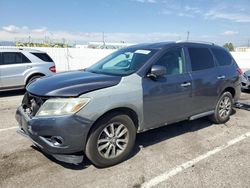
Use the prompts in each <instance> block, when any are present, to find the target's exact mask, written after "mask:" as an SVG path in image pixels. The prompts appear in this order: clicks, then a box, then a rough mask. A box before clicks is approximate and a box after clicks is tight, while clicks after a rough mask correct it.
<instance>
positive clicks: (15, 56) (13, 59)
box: [2, 52, 30, 65]
mask: <svg viewBox="0 0 250 188" xmlns="http://www.w3.org/2000/svg"><path fill="white" fill-rule="evenodd" d="M29 62H30V60H29V59H28V58H27V57H25V56H24V55H23V54H22V53H20V52H3V53H2V64H4V65H9V64H20V63H29Z"/></svg>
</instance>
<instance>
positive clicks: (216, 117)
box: [209, 92, 233, 124]
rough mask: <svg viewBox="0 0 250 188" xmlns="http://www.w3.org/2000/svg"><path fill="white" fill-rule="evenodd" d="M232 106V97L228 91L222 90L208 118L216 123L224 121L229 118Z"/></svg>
mask: <svg viewBox="0 0 250 188" xmlns="http://www.w3.org/2000/svg"><path fill="white" fill-rule="evenodd" d="M232 107H233V97H232V94H231V93H230V92H224V93H223V94H222V95H221V96H220V99H219V100H218V102H217V104H216V107H215V112H214V114H213V115H211V116H209V119H210V120H211V121H212V122H213V123H216V124H223V123H226V122H227V121H228V120H229V119H230V115H231V113H232Z"/></svg>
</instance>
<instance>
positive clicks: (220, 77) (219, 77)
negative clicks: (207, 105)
mask: <svg viewBox="0 0 250 188" xmlns="http://www.w3.org/2000/svg"><path fill="white" fill-rule="evenodd" d="M225 78H226V76H224V75H222V76H218V77H217V79H218V80H222V79H225Z"/></svg>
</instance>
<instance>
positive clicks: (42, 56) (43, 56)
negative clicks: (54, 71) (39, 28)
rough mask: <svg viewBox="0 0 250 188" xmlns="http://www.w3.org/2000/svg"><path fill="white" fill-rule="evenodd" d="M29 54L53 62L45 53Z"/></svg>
mask: <svg viewBox="0 0 250 188" xmlns="http://www.w3.org/2000/svg"><path fill="white" fill-rule="evenodd" d="M31 54H33V55H34V56H36V57H38V58H39V59H41V60H43V61H45V62H53V60H52V59H51V57H50V56H49V55H48V54H46V53H31Z"/></svg>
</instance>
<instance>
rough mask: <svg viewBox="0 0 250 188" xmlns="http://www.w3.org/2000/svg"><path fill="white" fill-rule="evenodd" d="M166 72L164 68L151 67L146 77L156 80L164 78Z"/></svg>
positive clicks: (159, 66)
mask: <svg viewBox="0 0 250 188" xmlns="http://www.w3.org/2000/svg"><path fill="white" fill-rule="evenodd" d="M166 72H167V70H166V67H164V66H161V65H153V66H152V67H151V70H150V72H149V73H148V75H147V77H149V78H154V79H156V78H157V77H161V76H164V75H165V74H166Z"/></svg>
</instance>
